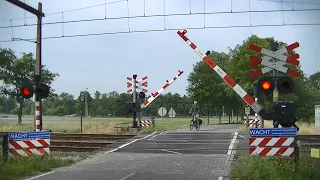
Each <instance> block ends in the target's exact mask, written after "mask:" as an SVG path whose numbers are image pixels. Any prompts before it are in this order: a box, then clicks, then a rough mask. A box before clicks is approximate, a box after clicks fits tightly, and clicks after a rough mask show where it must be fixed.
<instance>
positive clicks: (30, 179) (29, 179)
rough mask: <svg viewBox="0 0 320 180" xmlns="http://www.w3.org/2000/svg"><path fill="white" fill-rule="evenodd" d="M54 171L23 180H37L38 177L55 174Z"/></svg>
mask: <svg viewBox="0 0 320 180" xmlns="http://www.w3.org/2000/svg"><path fill="white" fill-rule="evenodd" d="M55 172H56V171H50V172H47V173H43V174H40V175H38V176H33V177H30V178H27V179H24V180H33V179H38V178H40V177H43V176H46V175H49V174H52V173H55Z"/></svg>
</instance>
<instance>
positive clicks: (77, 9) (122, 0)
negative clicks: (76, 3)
mask: <svg viewBox="0 0 320 180" xmlns="http://www.w3.org/2000/svg"><path fill="white" fill-rule="evenodd" d="M125 1H128V0H118V1H112V2H108V3H107V2H105V3H103V4H96V5H92V6H86V7H82V8H76V9H70V10H67V11H61V12H54V13H46V14H45V15H46V16H50V15H56V14H62V13H66V12H73V11H79V10H84V9H89V8H94V7H99V6H106V5H110V4H116V3H120V2H125ZM36 17H37V16H28V17H21V18H14V19H9V20H0V21H2V22H3V21H14V20H21V19H30V18H36Z"/></svg>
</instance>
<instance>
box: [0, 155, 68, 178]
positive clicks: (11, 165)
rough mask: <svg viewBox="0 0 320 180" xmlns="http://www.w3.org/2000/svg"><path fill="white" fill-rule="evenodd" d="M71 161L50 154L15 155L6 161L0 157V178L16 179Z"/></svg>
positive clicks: (46, 170) (65, 164)
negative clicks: (43, 155)
mask: <svg viewBox="0 0 320 180" xmlns="http://www.w3.org/2000/svg"><path fill="white" fill-rule="evenodd" d="M71 163H73V161H72V160H62V159H58V158H54V157H51V156H46V157H42V156H33V157H18V158H17V157H15V158H9V159H8V160H7V162H5V161H4V159H3V158H2V157H0V179H1V180H18V179H21V178H23V177H26V176H33V175H37V174H38V173H41V172H48V171H50V170H52V169H53V168H57V167H61V166H67V165H70V164H71Z"/></svg>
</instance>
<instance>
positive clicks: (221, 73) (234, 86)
mask: <svg viewBox="0 0 320 180" xmlns="http://www.w3.org/2000/svg"><path fill="white" fill-rule="evenodd" d="M186 33H187V31H186V30H184V31H183V32H180V31H178V32H177V34H178V35H179V36H180V37H181V38H182V39H183V40H184V41H185V42H186V43H187V44H188V45H189V46H190V47H191V48H192V49H193V50H194V51H195V52H196V53H197V54H198V55H199V56H200V57H201V58H202V59H203V61H204V62H205V63H207V64H208V65H209V66H210V67H211V68H212V69H213V70H214V71H215V72H216V73H217V74H218V75H219V76H220V77H221V78H222V79H223V80H224V82H226V83H227V84H228V85H229V86H230V87H231V88H232V89H233V90H234V91H235V92H236V93H237V94H238V95H239V96H240V97H241V98H242V100H243V101H245V102H246V103H247V104H248V105H249V106H250V107H251V109H253V111H254V112H256V113H258V114H259V113H261V114H262V113H264V110H263V108H262V107H261V106H260V105H259V104H258V103H257V102H255V100H254V99H253V98H252V97H251V96H250V95H249V94H248V93H247V92H246V91H245V90H243V89H242V88H241V86H239V85H238V84H237V83H236V82H235V81H234V80H233V79H232V78H231V77H230V76H229V75H228V74H227V73H226V72H224V71H223V70H222V69H221V68H220V67H219V66H218V65H217V64H216V63H215V62H214V61H213V60H212V59H210V58H209V57H208V56H206V55H205V54H204V53H202V52H201V51H200V50H199V49H198V48H197V46H196V45H195V44H194V43H192V42H191V41H190V40H189V39H188V38H187V37H186V35H185V34H186Z"/></svg>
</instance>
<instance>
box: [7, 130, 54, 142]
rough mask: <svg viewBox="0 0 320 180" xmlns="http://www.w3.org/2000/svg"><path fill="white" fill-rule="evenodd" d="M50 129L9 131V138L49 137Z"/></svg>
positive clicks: (30, 138)
mask: <svg viewBox="0 0 320 180" xmlns="http://www.w3.org/2000/svg"><path fill="white" fill-rule="evenodd" d="M49 138H50V131H40V132H18V133H8V140H9V141H10V140H15V141H18V140H32V139H49Z"/></svg>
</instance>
